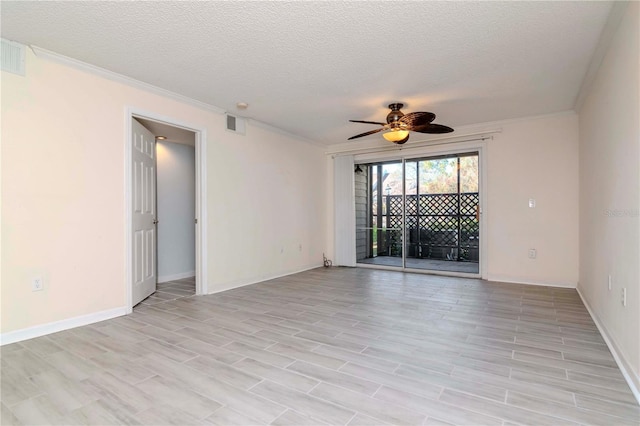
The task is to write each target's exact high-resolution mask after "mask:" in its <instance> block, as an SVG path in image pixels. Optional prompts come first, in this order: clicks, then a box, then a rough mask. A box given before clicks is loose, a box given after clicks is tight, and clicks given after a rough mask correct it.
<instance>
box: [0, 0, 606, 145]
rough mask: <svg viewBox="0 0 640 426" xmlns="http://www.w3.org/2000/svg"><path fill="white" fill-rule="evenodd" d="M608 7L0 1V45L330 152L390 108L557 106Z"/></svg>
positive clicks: (550, 109) (571, 94)
mask: <svg viewBox="0 0 640 426" xmlns="http://www.w3.org/2000/svg"><path fill="white" fill-rule="evenodd" d="M611 6H612V3H611V2H560V1H557V2H556V1H552V2H538V1H534V2H404V1H394V2H373V1H366V2H346V1H344V2H342V1H340V2H338V1H335V2H266V1H265V2H239V1H229V2H143V1H137V2H38V1H35V2H26V1H18V2H12V1H2V37H4V38H7V39H10V40H15V41H18V42H21V43H25V44H30V45H35V46H39V47H42V48H45V49H48V50H51V51H54V52H57V53H60V54H63V55H66V56H70V57H72V58H75V59H79V60H81V61H84V62H87V63H90V64H93V65H97V66H99V67H102V68H105V69H108V70H110V71H114V72H117V73H120V74H123V75H126V76H129V77H132V78H134V79H138V80H141V81H144V82H146V83H150V84H153V85H156V86H159V87H161V88H164V89H167V90H170V91H173V92H176V93H179V94H182V95H185V96H188V97H190V98H193V99H196V100H199V101H202V102H205V103H208V104H211V105H215V106H217V107H220V108H222V109H225V110H227V111H229V112H232V113H235V114H237V115H241V116H246V117H251V118H254V119H256V120H259V121H262V122H265V123H268V124H271V125H273V126H276V127H278V128H281V129H283V130H286V131H288V132H290V133H293V134H296V135H300V136H303V137H305V138H308V139H311V140H314V141H317V142H321V143H324V144H333V143H342V142H345V141H346V139H347V138H348V137H349V136H352V135H354V134H357V133H362V132H365V131H367V130H371V129H373V128H375V126H373V127H372V126H370V125H366V124H354V123H348V120H349V119H364V120H373V121H384V117H385V116H386V113H387V112H388V110H387V107H386V106H387V104H388V103H390V102H392V101H402V102H404V103H405V105H406V106H405V108H404V109H403V111H404V112H411V111H432V112H434V113H435V114H436V115H437V118H436V120H435V122H436V123H440V124H445V125H449V126H451V127H454V128H455V127H456V126H461V125H467V124H472V123H480V122H488V121H496V120H503V119H511V118H518V117H525V116H531V115H539V114H548V113H554V112H560V111H566V110H570V109H572V108H573V106H574V103H575V100H576V97H577V95H578V92H579V89H580V86H581V84H582V81H583V79H584V75H585V73H586V71H587V68H588V65H589V62H590V60H591V57H592V56H593V53H594V51H595V49H596V45H597V43H598V40H599V37H600V34H601V31H602V29H603V27H604V24H605V22H606V19H607V16H608V14H609V11H610V10H611ZM239 101H243V102H247V103H249V108H248V109H247V110H246V111H238V110H236V107H235V105H236V103H237V102H239ZM368 138H371V139H375V138H380V139H381V137H380V135H379V134H378V135H373V136H369V137H368Z"/></svg>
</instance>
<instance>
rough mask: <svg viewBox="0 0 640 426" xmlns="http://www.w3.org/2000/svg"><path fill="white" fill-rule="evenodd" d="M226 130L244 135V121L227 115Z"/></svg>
mask: <svg viewBox="0 0 640 426" xmlns="http://www.w3.org/2000/svg"><path fill="white" fill-rule="evenodd" d="M227 130H228V131H230V132H234V133H240V134H241V135H244V134H245V131H246V122H245V119H244V118H242V117H236V116H235V115H231V114H227Z"/></svg>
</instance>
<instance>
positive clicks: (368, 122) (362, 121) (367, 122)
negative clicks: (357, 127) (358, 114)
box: [349, 120, 387, 126]
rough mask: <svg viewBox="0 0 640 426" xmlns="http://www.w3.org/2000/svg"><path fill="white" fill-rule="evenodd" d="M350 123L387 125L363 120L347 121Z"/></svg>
mask: <svg viewBox="0 0 640 426" xmlns="http://www.w3.org/2000/svg"><path fill="white" fill-rule="evenodd" d="M349 121H350V122H352V123H365V124H379V125H381V126H384V125H385V124H387V123H380V122H379V121H364V120H349Z"/></svg>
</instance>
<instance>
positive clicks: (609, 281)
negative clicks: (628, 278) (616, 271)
mask: <svg viewBox="0 0 640 426" xmlns="http://www.w3.org/2000/svg"><path fill="white" fill-rule="evenodd" d="M609 291H611V275H609Z"/></svg>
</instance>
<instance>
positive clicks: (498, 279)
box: [487, 274, 577, 288]
mask: <svg viewBox="0 0 640 426" xmlns="http://www.w3.org/2000/svg"><path fill="white" fill-rule="evenodd" d="M487 281H496V282H503V283H508V284H526V285H539V286H544V287H559V288H576V287H577V283H563V282H540V281H529V280H523V279H522V278H515V277H509V276H503V275H493V274H489V275H488V276H487Z"/></svg>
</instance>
